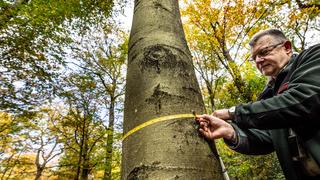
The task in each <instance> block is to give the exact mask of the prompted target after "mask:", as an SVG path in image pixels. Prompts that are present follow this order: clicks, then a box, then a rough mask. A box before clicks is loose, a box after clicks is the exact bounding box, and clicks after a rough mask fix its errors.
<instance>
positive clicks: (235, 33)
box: [0, 0, 320, 180]
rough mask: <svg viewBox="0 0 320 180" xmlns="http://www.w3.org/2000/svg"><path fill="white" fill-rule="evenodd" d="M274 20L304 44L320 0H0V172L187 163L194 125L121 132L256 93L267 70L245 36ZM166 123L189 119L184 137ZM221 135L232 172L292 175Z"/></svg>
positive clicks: (48, 174) (319, 14) (43, 175)
mask: <svg viewBox="0 0 320 180" xmlns="http://www.w3.org/2000/svg"><path fill="white" fill-rule="evenodd" d="M178 5H179V6H178ZM180 16H181V17H180ZM132 17H133V23H132ZM131 25H132V27H131ZM181 25H182V26H181ZM180 26H181V30H180ZM128 27H129V28H128ZM164 28H167V29H164ZM267 28H277V29H280V30H282V31H283V32H284V33H285V34H286V35H287V37H288V38H289V39H290V40H291V41H292V44H293V50H294V51H295V52H297V53H299V52H301V51H303V50H305V49H307V48H308V47H310V46H312V45H314V44H316V43H319V42H320V2H319V1H318V0H304V1H302V0H221V1H217V0H179V1H178V0H135V1H128V0H67V1H65V0H0V179H3V180H7V179H36V180H38V179H52V180H53V179H77V180H78V179H81V180H87V179H105V180H111V179H112V180H113V179H114V180H117V179H147V178H146V177H143V176H141V178H139V176H138V175H137V174H138V173H140V172H143V171H145V170H146V169H148V168H149V169H150V168H153V167H154V166H158V165H159V164H160V162H159V161H154V162H153V163H152V164H151V165H150V167H149V166H147V165H145V163H146V161H147V159H148V158H152V157H149V156H154V158H161V157H166V154H167V156H168V154H169V156H170V155H172V156H173V157H175V158H177V159H176V161H177V163H182V162H183V160H180V159H179V158H181V157H182V156H181V155H184V156H185V157H189V156H192V155H188V152H186V150H185V148H187V146H185V144H189V143H191V144H192V143H195V144H198V142H194V139H192V138H191V137H193V136H196V137H197V138H199V137H198V136H197V135H196V129H194V128H190V127H191V126H188V125H184V124H183V123H182V122H180V121H177V122H176V123H174V122H167V123H158V124H153V125H150V126H148V127H145V128H144V129H143V130H139V131H136V132H135V133H134V134H132V135H130V136H129V137H126V139H123V136H124V134H125V133H127V132H128V131H129V130H130V129H133V128H134V127H135V126H137V125H138V124H141V123H143V122H146V121H148V120H150V119H154V118H157V117H160V116H164V115H170V113H173V114H174V113H175V114H179V113H180V114H182V113H191V109H192V110H195V111H196V112H197V113H208V114H210V113H212V112H213V111H214V110H215V109H221V108H228V107H231V106H233V105H237V104H240V103H247V102H252V101H255V100H256V98H257V97H258V95H259V93H260V92H261V91H262V90H263V88H264V86H265V85H266V82H267V78H266V77H263V76H262V75H261V74H260V73H259V71H258V70H256V67H255V65H254V62H251V61H248V60H249V58H250V46H249V44H248V43H249V41H250V39H251V38H252V36H253V35H254V34H255V33H257V32H259V31H260V30H264V29H267ZM163 29H164V30H163ZM148 33H149V34H150V35H148ZM169 35H172V38H167V37H171V36H169ZM143 43H145V44H147V45H143ZM166 43H167V44H171V45H172V46H174V47H175V48H174V50H172V51H171V50H170V52H169V50H168V49H169V48H170V47H169V46H164V47H162V46H161V47H160V46H159V44H160V45H161V44H166ZM179 43H180V44H184V43H185V44H186V46H180V45H179ZM154 49H156V50H157V53H153V54H152V52H154ZM170 53H173V54H170ZM163 54H165V55H163ZM178 56H179V58H181V59H182V60H177V58H178ZM141 58H144V60H142V61H141V62H139V61H138V59H141ZM184 59H190V63H188V61H184ZM137 71H139V73H141V74H143V75H144V77H141V75H140V74H139V73H137ZM193 74H194V77H193ZM160 82H161V84H160ZM179 86H183V92H182V91H179V90H178V89H177V87H179ZM197 89H199V90H200V91H199V92H201V93H200V94H198V93H197ZM173 93H175V94H178V95H174V96H173V95H172V94H173ZM179 93H180V94H183V93H184V94H183V95H180V94H179ZM186 96H189V98H187V99H186V98H185V97H186ZM169 101H170V103H169ZM167 102H168V103H169V104H166V103H167ZM190 122H191V121H190ZM179 124H180V125H181V124H182V127H186V130H183V128H177V127H176V126H178V125H179ZM155 126H158V128H161V131H159V130H157V129H156V127H155ZM170 128H171V129H176V130H177V131H179V133H180V131H181V132H182V131H183V132H184V131H186V133H185V134H184V135H185V136H183V135H181V134H179V133H178V135H177V137H176V136H174V138H177V140H179V141H181V142H183V143H184V144H179V145H175V144H170V143H171V141H170V140H168V137H169V136H167V135H168V134H170V133H171V132H172V130H171V129H170ZM158 136H161V138H158ZM148 139H149V140H148ZM154 139H156V140H158V139H159V141H157V142H158V143H157V145H155V144H154V143H152V142H150V141H153V140H154ZM188 140H190V141H188ZM159 142H163V143H164V144H160V143H159ZM144 144H147V145H148V146H146V145H144ZM200 144H206V143H205V142H204V141H203V140H201V142H200ZM163 146H165V147H167V149H168V150H163V149H161V148H162V147H163ZM204 146H206V145H201V146H200V145H199V148H202V147H204ZM213 146H214V145H213ZM188 147H189V146H188ZM215 147H216V150H217V153H218V154H219V157H221V159H222V162H223V165H224V166H225V169H226V171H227V173H228V176H229V177H230V178H231V179H285V178H284V176H283V174H282V171H281V168H280V166H279V163H278V161H277V158H276V156H275V154H270V155H265V156H248V155H241V154H239V153H236V152H234V151H232V150H230V149H229V148H228V147H227V146H226V145H225V144H224V143H223V140H218V141H216V142H215ZM171 148H173V149H171ZM204 148H205V149H209V148H207V147H204ZM171 150H172V151H175V152H176V153H178V155H173V154H170V153H171ZM142 151H143V152H142ZM190 151H191V150H190ZM204 151H206V150H204ZM213 151H215V150H213ZM146 152H152V153H155V154H156V155H155V154H148V153H146ZM130 153H133V154H134V158H133V159H132V157H129V155H128V154H130ZM141 153H142V154H141ZM179 153H180V154H179ZM197 158H198V156H197ZM163 159H166V158H163ZM164 161H165V160H164ZM190 161H191V160H190ZM192 161H197V160H194V159H193V160H192ZM198 161H199V162H200V161H202V159H198ZM203 162H204V164H205V163H209V162H207V160H205V159H204V160H203ZM161 163H163V162H162V161H161ZM188 163H189V161H188ZM193 163H195V162H193ZM137 164H143V165H142V166H140V167H139V168H135V169H133V170H128V168H129V167H132V166H137ZM191 164H192V162H191ZM195 164H196V163H195ZM219 166H220V165H219ZM165 168H166V167H164V168H163V169H165ZM207 168H208V167H207ZM209 168H210V167H209ZM214 168H216V167H212V169H214ZM181 169H183V168H181ZM179 170H180V169H179ZM183 170H184V171H186V170H188V169H186V168H185V169H183ZM128 171H130V172H128ZM219 172H220V171H219ZM219 172H216V173H219ZM199 173H200V176H201V172H199ZM121 174H126V176H125V177H124V176H122V175H121ZM128 174H129V175H128ZM168 174H170V173H169V172H168ZM121 176H122V177H121ZM196 176H197V177H198V176H199V174H196ZM137 177H138V178H137ZM149 178H150V177H149ZM177 178H178V177H177ZM151 179H152V178H151ZM158 179H167V178H166V176H162V178H161V176H160V177H158ZM182 179H183V178H182Z"/></svg>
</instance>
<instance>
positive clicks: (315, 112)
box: [196, 29, 320, 180]
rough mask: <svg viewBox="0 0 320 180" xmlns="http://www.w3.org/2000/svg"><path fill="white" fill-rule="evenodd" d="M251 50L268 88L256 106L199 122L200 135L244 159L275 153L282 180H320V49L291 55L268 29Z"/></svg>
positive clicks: (282, 40)
mask: <svg viewBox="0 0 320 180" xmlns="http://www.w3.org/2000/svg"><path fill="white" fill-rule="evenodd" d="M250 46H251V54H252V57H251V60H253V61H254V62H255V64H256V67H257V68H258V70H259V71H260V72H261V73H262V74H263V75H265V76H268V77H270V82H269V83H268V85H267V86H266V88H265V89H264V91H263V92H262V93H261V94H260V96H259V98H258V100H257V101H256V102H253V103H248V104H240V105H237V106H234V107H231V108H229V109H221V110H216V111H215V112H214V113H213V114H212V115H206V114H204V115H200V116H198V117H197V118H196V121H197V122H199V123H200V128H199V131H200V133H201V134H203V135H204V137H205V138H206V139H208V140H214V139H218V138H224V141H225V143H226V144H227V145H228V146H229V147H230V148H231V149H233V150H235V151H237V152H240V153H243V154H249V155H262V154H268V153H271V152H273V151H275V152H276V154H277V156H278V159H279V162H280V165H281V168H282V170H283V172H284V175H285V177H286V179H303V180H305V179H320V167H319V165H320V44H317V45H314V46H312V47H310V48H309V49H307V50H305V51H303V52H301V53H300V54H299V55H295V54H293V52H292V46H291V42H290V41H289V40H288V39H287V38H286V37H285V35H284V34H283V33H282V32H281V31H279V30H277V29H267V30H264V31H261V32H259V33H257V34H256V35H254V37H253V38H252V40H251V42H250Z"/></svg>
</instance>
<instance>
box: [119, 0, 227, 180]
mask: <svg viewBox="0 0 320 180" xmlns="http://www.w3.org/2000/svg"><path fill="white" fill-rule="evenodd" d="M192 110H195V111H196V112H197V113H198V114H201V113H204V104H203V100H202V97H201V93H200V89H199V86H198V83H197V80H196V76H195V73H194V69H193V64H192V58H191V54H190V51H189V49H188V47H187V43H186V40H185V35H184V32H183V29H182V24H181V20H180V13H179V6H178V0H135V9H134V17H133V25H132V29H131V35H130V42H129V59H128V71H127V86H126V99H125V113H124V133H126V132H128V131H129V130H131V129H133V128H134V127H136V126H138V125H139V124H141V123H144V122H146V121H148V120H150V119H153V118H158V117H162V116H166V115H173V114H185V113H191V111H192ZM211 148H212V149H211ZM121 176H122V177H121V178H122V179H191V180H193V179H223V178H222V172H221V167H220V164H219V160H218V157H217V154H216V151H215V147H214V144H211V146H210V145H208V143H207V142H206V141H205V140H204V139H203V138H202V137H200V136H199V134H198V131H197V127H196V124H195V122H194V120H193V118H184V119H183V118H182V119H174V120H169V121H163V122H160V123H157V124H153V125H150V126H147V127H145V128H143V129H141V130H139V131H137V132H135V133H133V134H132V135H130V136H129V137H127V138H126V139H125V140H124V141H123V155H122V174H121Z"/></svg>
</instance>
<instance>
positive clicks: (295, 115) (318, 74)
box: [234, 44, 320, 129]
mask: <svg viewBox="0 0 320 180" xmlns="http://www.w3.org/2000/svg"><path fill="white" fill-rule="evenodd" d="M294 63H298V64H296V69H295V70H294V71H293V72H292V74H291V77H290V78H289V82H288V83H289V84H288V89H287V90H286V91H284V92H283V93H281V94H278V95H276V96H274V97H272V98H269V99H265V100H260V101H256V102H253V103H250V104H243V105H240V106H237V107H236V112H235V119H234V122H235V123H236V124H237V125H238V126H239V127H241V128H244V129H248V128H257V129H278V128H286V127H299V126H303V125H304V124H308V125H309V126H310V125H311V126H312V125H316V126H318V127H319V124H320V118H319V117H320V44H318V45H315V46H313V47H311V48H309V49H308V50H306V51H304V52H302V53H300V55H299V56H298V57H297V59H296V60H295V62H294Z"/></svg>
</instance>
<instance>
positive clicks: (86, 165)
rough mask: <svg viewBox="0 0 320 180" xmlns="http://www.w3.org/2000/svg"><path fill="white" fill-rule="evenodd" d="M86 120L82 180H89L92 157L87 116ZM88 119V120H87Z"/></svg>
mask: <svg viewBox="0 0 320 180" xmlns="http://www.w3.org/2000/svg"><path fill="white" fill-rule="evenodd" d="M84 118H86V120H85V121H84V129H83V132H84V133H83V146H82V147H83V150H82V165H81V176H80V177H81V180H87V179H88V177H89V173H90V167H89V162H90V156H89V153H88V152H89V148H88V143H89V142H88V141H89V136H88V131H89V118H88V116H85V117H84ZM87 118H88V119H87Z"/></svg>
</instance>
